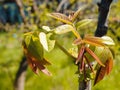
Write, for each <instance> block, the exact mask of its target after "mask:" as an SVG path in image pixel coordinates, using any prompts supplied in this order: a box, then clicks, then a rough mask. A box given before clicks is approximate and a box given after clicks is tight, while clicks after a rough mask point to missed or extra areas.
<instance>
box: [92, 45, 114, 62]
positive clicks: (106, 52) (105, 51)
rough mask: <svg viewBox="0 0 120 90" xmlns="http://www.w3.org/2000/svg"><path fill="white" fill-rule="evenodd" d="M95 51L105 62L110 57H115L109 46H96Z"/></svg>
mask: <svg viewBox="0 0 120 90" xmlns="http://www.w3.org/2000/svg"><path fill="white" fill-rule="evenodd" d="M94 53H95V54H96V55H97V56H98V57H99V59H100V60H101V61H102V62H103V63H105V62H106V61H107V60H108V59H109V58H111V59H113V55H112V53H111V51H110V49H109V48H108V47H96V48H95V51H94Z"/></svg>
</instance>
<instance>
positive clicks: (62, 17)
mask: <svg viewBox="0 0 120 90" xmlns="http://www.w3.org/2000/svg"><path fill="white" fill-rule="evenodd" d="M49 16H51V17H52V18H54V19H57V20H59V21H61V22H63V23H66V24H72V22H71V21H70V19H69V18H68V17H67V16H66V15H64V14H61V13H51V14H49Z"/></svg>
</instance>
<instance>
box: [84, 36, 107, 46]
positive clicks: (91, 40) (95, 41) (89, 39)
mask: <svg viewBox="0 0 120 90" xmlns="http://www.w3.org/2000/svg"><path fill="white" fill-rule="evenodd" d="M102 40H103V39H102V38H100V37H94V36H91V35H86V36H85V37H84V39H83V42H85V43H87V44H91V45H94V46H102V47H103V46H105V44H104V43H103V42H102Z"/></svg>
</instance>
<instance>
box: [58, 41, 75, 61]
mask: <svg viewBox="0 0 120 90" xmlns="http://www.w3.org/2000/svg"><path fill="white" fill-rule="evenodd" d="M56 45H57V46H58V47H59V48H60V49H61V50H62V51H63V52H64V53H65V54H66V55H67V56H69V57H71V58H73V59H74V60H76V58H75V57H74V56H73V55H71V54H70V53H69V52H68V51H67V50H66V49H65V48H64V47H63V46H62V45H60V44H59V43H58V41H56Z"/></svg>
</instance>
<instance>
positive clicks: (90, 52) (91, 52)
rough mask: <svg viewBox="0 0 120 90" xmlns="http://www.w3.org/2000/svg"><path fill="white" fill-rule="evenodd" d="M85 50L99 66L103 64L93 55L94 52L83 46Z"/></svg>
mask: <svg viewBox="0 0 120 90" xmlns="http://www.w3.org/2000/svg"><path fill="white" fill-rule="evenodd" d="M85 50H86V51H87V52H88V53H89V54H90V55H91V56H92V57H93V58H94V59H95V60H96V61H97V62H98V63H99V64H100V65H101V66H103V67H104V66H105V65H104V64H103V63H102V62H101V61H100V59H99V58H98V57H97V56H96V55H95V53H94V52H93V51H92V50H90V49H89V48H88V47H86V48H85Z"/></svg>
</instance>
